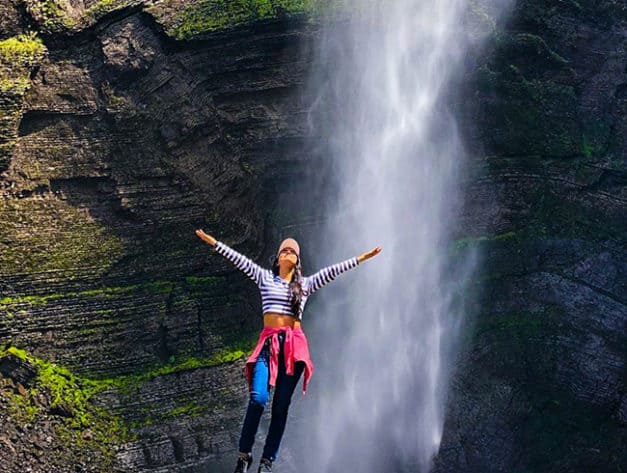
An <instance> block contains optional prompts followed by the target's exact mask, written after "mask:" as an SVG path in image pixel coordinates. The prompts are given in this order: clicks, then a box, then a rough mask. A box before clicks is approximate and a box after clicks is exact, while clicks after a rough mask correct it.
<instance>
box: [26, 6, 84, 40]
mask: <svg viewBox="0 0 627 473" xmlns="http://www.w3.org/2000/svg"><path fill="white" fill-rule="evenodd" d="M27 9H28V10H29V12H30V13H31V15H33V17H35V18H40V19H41V26H42V29H43V30H45V31H47V32H49V33H56V32H62V31H65V30H68V29H73V28H74V27H75V26H76V20H75V19H74V18H71V17H70V16H69V15H68V13H67V12H66V11H65V10H64V9H63V7H62V6H61V5H60V3H59V2H58V1H57V0H42V1H38V2H28V3H27Z"/></svg>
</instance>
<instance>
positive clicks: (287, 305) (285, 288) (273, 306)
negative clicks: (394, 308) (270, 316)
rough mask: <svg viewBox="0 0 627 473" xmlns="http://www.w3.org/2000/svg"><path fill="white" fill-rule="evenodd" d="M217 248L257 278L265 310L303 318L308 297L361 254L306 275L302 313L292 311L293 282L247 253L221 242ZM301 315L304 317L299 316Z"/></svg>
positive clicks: (248, 273)
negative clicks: (266, 267)
mask: <svg viewBox="0 0 627 473" xmlns="http://www.w3.org/2000/svg"><path fill="white" fill-rule="evenodd" d="M215 250H216V251H217V252H218V253H219V254H221V255H222V256H224V257H225V258H226V259H228V260H229V261H231V262H232V263H233V264H234V265H235V267H236V268H237V269H239V270H241V271H242V272H243V273H244V274H246V276H248V277H249V278H250V279H252V280H253V281H255V283H256V284H257V286H258V287H259V291H260V292H261V307H262V311H263V313H264V314H265V313H268V312H273V313H276V314H285V315H291V316H292V317H297V318H302V314H303V310H304V308H305V304H306V303H307V298H308V297H309V296H311V295H312V294H313V293H314V292H316V291H317V290H318V289H320V288H321V287H322V286H324V285H325V284H328V283H329V282H331V281H333V280H334V279H335V278H336V277H337V276H339V275H340V274H342V273H343V272H344V271H347V270H349V269H351V268H354V267H355V266H357V265H358V264H359V262H358V261H357V257H356V256H355V257H353V258H349V259H347V260H345V261H342V262H340V263H336V264H333V265H331V266H327V267H326V268H323V269H321V270H320V271H318V272H317V273H315V274H312V275H311V276H307V277H304V278H302V281H301V284H302V286H303V297H302V300H301V303H300V310H299V314H294V311H293V310H292V303H291V294H290V290H289V282H288V281H286V280H285V279H283V278H281V277H280V276H278V275H276V276H275V275H274V273H273V272H272V271H271V270H269V269H265V268H262V267H261V266H259V265H258V264H256V263H254V262H253V261H252V260H250V259H249V258H247V257H246V256H244V255H242V254H240V253H238V252H237V251H235V250H234V249H233V248H230V247H229V246H227V245H225V244H224V243H222V242H220V241H218V242H217V243H216V246H215ZM299 316H300V317H299Z"/></svg>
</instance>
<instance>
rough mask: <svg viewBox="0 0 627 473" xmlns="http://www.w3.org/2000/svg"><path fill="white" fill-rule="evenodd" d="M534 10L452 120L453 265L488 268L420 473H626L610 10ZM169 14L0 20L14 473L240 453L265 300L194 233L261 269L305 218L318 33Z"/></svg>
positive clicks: (622, 106) (511, 31) (1, 224)
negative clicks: (457, 125) (475, 263)
mask: <svg viewBox="0 0 627 473" xmlns="http://www.w3.org/2000/svg"><path fill="white" fill-rule="evenodd" d="M190 3H191V5H192V6H202V5H203V2H190ZM205 3H206V2H205ZM236 3H238V2H234V5H235V4H236ZM260 3H261V2H260ZM287 3H289V2H287ZM287 3H286V8H287V7H289V5H287ZM292 3H294V5H295V6H294V5H292V6H293V7H294V9H295V10H294V11H297V12H300V11H301V4H300V3H298V2H292ZM297 3H298V5H296V4H297ZM545 3H546V2H541V1H539V0H525V1H520V2H518V3H516V6H515V8H514V11H513V12H512V17H511V20H510V21H509V22H508V23H507V24H503V25H501V24H498V25H496V28H495V30H494V32H493V42H492V46H491V47H490V48H488V50H486V51H484V52H482V54H481V55H480V56H476V57H472V58H469V64H468V67H469V71H471V72H469V74H468V76H467V78H468V81H466V82H465V83H464V88H463V90H464V95H463V98H464V100H463V101H462V100H460V103H459V104H458V106H457V110H458V112H459V114H460V116H461V117H462V123H463V124H464V129H465V132H466V136H467V142H468V143H469V148H470V151H471V155H472V156H473V158H472V162H471V165H470V167H469V171H470V172H469V175H468V176H467V182H466V185H467V188H468V205H467V207H466V210H465V213H464V216H463V222H462V227H463V231H462V232H461V234H460V236H459V237H460V238H459V241H458V242H457V245H456V249H455V251H459V252H463V251H466V250H467V249H468V248H469V247H473V248H475V247H479V248H480V250H481V254H482V255H483V268H484V269H483V270H482V274H481V277H480V278H478V280H479V282H478V284H477V287H476V292H477V294H478V295H479V296H478V298H477V301H476V309H477V310H476V312H477V317H476V319H475V320H474V321H473V323H471V324H469V327H468V334H467V335H468V336H467V340H466V346H465V349H464V350H463V352H462V355H461V356H460V363H459V364H460V366H459V367H458V370H457V376H456V378H455V380H454V383H453V385H452V389H451V396H450V408H449V414H448V418H447V423H446V429H445V438H444V443H443V446H442V450H441V453H440V455H439V457H438V458H437V461H436V470H437V471H442V472H444V471H465V472H468V471H477V472H480V471H481V472H485V471H521V472H527V471H529V472H532V471H533V472H544V471H547V472H548V471H620V468H621V465H623V464H625V463H626V461H625V460H626V458H625V452H624V448H622V446H623V445H624V444H625V443H626V442H627V439H626V438H625V420H626V419H625V418H626V415H627V397H626V393H625V357H626V350H625V347H626V346H627V337H626V331H627V326H626V323H625V322H626V315H625V314H626V313H627V310H626V307H625V301H626V299H627V294H626V292H625V291H626V287H625V280H626V276H627V274H626V273H627V269H626V261H627V258H626V255H625V249H624V247H625V234H626V227H627V223H626V221H625V209H626V205H625V203H626V200H627V195H626V191H625V184H626V183H627V175H626V170H625V149H626V147H627V145H626V141H625V133H627V123H626V122H625V120H626V119H625V117H626V116H627V115H626V112H627V110H626V107H627V97H626V96H625V90H627V89H626V88H625V87H626V85H625V84H627V74H626V68H627V56H626V54H627V53H626V51H625V47H626V45H627V16H626V15H627V14H626V12H625V8H624V5H622V3H621V2H612V1H604V2H581V1H580V2H574V1H573V2H557V1H556V2H553V3H551V4H549V5H546V4H545ZM187 7H188V5H187V4H186V5H185V6H183V4H182V3H181V2H176V1H169V2H155V3H154V4H153V3H152V2H151V3H149V2H137V1H135V2H132V1H127V2H123V1H120V2H92V3H89V2H67V4H66V3H62V2H26V1H25V2H19V1H17V0H16V1H13V2H11V1H9V2H5V3H4V4H3V5H2V6H1V7H0V8H1V11H0V13H2V15H0V17H2V18H3V19H2V28H3V29H2V35H3V41H2V43H1V44H0V52H1V53H2V54H1V55H0V59H1V60H2V69H1V71H2V77H1V81H2V82H0V106H1V107H2V109H1V110H2V127H1V128H0V170H1V171H2V179H1V180H0V192H2V200H1V201H0V236H1V238H0V250H1V252H0V291H1V294H0V342H1V343H2V344H4V347H3V348H2V355H0V356H2V358H1V359H2V360H4V361H3V362H2V364H0V375H1V378H0V381H2V382H1V383H0V400H1V401H2V402H1V403H0V415H1V416H2V425H3V429H2V432H3V433H2V434H1V435H0V445H4V446H7V448H3V449H0V461H2V464H3V465H7V468H8V470H7V471H17V469H18V467H19V465H24V464H25V463H24V462H28V465H29V466H30V467H31V468H32V469H33V471H53V470H60V471H62V470H63V466H64V465H66V466H67V470H68V471H69V470H70V469H72V468H73V467H74V466H76V465H78V467H80V469H81V471H115V470H119V471H204V470H207V469H209V471H221V469H220V468H221V467H220V466H219V465H220V463H221V462H222V461H227V463H229V464H230V460H231V457H232V454H233V452H234V451H235V450H236V439H237V436H238V434H239V427H240V421H241V416H242V413H243V408H244V406H245V403H246V396H247V393H246V387H245V382H244V379H243V375H242V356H243V354H244V352H245V351H246V350H247V349H249V348H250V346H251V343H252V340H253V339H254V336H255V335H254V332H255V330H256V329H257V328H258V327H259V324H260V321H259V309H260V307H259V301H258V295H257V293H256V288H255V287H254V285H253V284H252V283H250V282H249V281H246V280H245V278H244V277H243V276H242V275H241V274H239V273H237V272H234V271H233V269H232V268H231V266H230V265H229V263H227V262H226V261H224V260H223V259H222V258H220V257H218V256H217V255H213V254H212V253H211V251H210V249H209V247H207V246H206V245H203V244H202V243H201V242H200V241H199V240H198V239H197V238H196V237H195V235H194V233H193V232H194V229H195V228H198V227H204V228H206V229H207V230H208V231H211V232H213V233H214V234H215V235H216V236H217V237H218V238H219V239H222V240H224V241H225V242H227V243H228V244H230V245H232V246H234V247H235V248H236V249H238V250H240V251H242V252H243V253H245V254H247V255H248V256H250V257H251V258H253V259H255V260H257V261H259V262H260V263H265V262H267V260H268V258H269V257H270V256H271V254H272V252H273V248H274V247H275V245H276V243H278V241H279V239H280V238H281V237H282V236H284V235H286V234H287V233H288V232H289V233H291V234H293V233H294V232H296V233H298V232H301V233H303V232H304V229H306V228H307V225H308V224H309V223H310V222H311V221H312V220H315V219H318V218H320V216H319V215H318V212H319V209H318V208H312V206H311V205H310V204H308V203H307V202H306V201H305V200H304V199H302V198H301V195H300V194H299V192H298V186H294V185H292V183H293V182H297V181H298V179H299V178H300V177H302V176H306V175H311V174H312V173H324V169H323V168H322V164H321V162H320V161H319V160H318V156H319V155H320V152H321V149H322V150H323V149H324V143H323V140H321V139H320V137H316V136H312V134H311V133H310V131H309V128H308V127H307V121H306V114H307V110H308V108H309V106H310V103H311V100H313V97H310V96H309V95H308V94H307V93H305V90H306V87H305V86H304V85H305V83H306V80H307V75H308V72H309V68H310V66H311V64H312V63H313V53H312V51H313V49H312V48H313V46H312V43H313V41H315V37H316V34H317V32H318V29H317V27H316V23H315V22H313V23H311V22H308V21H304V20H302V19H298V18H297V17H289V15H288V18H287V19H285V17H286V15H287V14H286V13H285V12H286V11H289V9H288V10H286V9H277V10H276V11H275V12H270V13H268V12H266V11H265V10H261V9H260V10H258V11H256V12H253V13H255V14H256V15H257V16H258V17H259V18H262V19H261V20H256V21H253V20H254V17H255V15H252V14H251V15H252V16H249V17H247V16H246V15H244V16H237V17H236V18H237V19H238V22H239V23H242V24H241V25H235V26H233V27H232V28H229V25H228V24H226V25H225V24H224V23H219V22H218V23H208V22H201V23H198V22H196V23H193V24H192V23H190V20H189V19H190V18H192V19H193V18H196V17H195V16H194V14H193V13H194V12H193V11H192V10H189V9H187ZM203 11H204V13H203V14H204V15H205V16H203V17H202V18H207V15H208V12H209V13H210V11H209V10H203ZM263 18H269V19H263ZM184 20H185V21H184ZM240 20H241V21H240ZM288 20H289V21H288ZM236 23H237V22H236ZM216 25H218V26H216ZM220 25H221V26H220ZM29 28H33V29H35V30H36V31H38V32H39V34H38V35H37V36H32V35H31V36H28V35H27V36H24V35H23V33H25V32H26V31H27V30H28V29H29ZM203 28H205V30H203ZM220 28H222V29H220ZM216 30H217V32H216ZM7 343H10V344H11V345H12V346H13V347H18V348H20V349H24V350H26V352H25V353H24V352H21V351H19V350H16V349H14V348H8V346H7V345H6V344H7ZM49 362H54V363H56V365H57V368H54V367H51V366H50V364H49ZM58 367H64V368H67V370H69V371H67V370H66V371H67V372H66V371H62V370H61V371H59V370H60V369H61V368H58ZM44 374H46V376H44ZM63 380H66V381H63ZM61 384H63V388H62V389H60V388H59V386H60V385H61ZM81 396H82V397H81ZM83 398H86V400H85V402H83V401H80V402H79V401H76V399H83ZM100 409H102V410H100ZM102 432H105V433H109V434H110V435H109V437H113V439H112V440H111V442H110V445H109V444H107V445H106V447H107V448H101V445H100V446H99V445H98V444H99V443H102V442H100V440H101V439H102V437H100V436H99V435H101V433H102ZM48 438H50V440H49V441H48ZM33 452H38V454H34V453H33ZM68 452H69V453H68ZM225 459H226V460H225ZM203 469H204V470H203ZM225 471H226V470H225Z"/></svg>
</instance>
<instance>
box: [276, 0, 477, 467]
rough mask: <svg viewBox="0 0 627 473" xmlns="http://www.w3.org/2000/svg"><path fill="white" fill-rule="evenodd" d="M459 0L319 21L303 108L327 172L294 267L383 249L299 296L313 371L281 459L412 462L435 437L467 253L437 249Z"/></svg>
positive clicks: (447, 231) (445, 213) (459, 55)
mask: <svg viewBox="0 0 627 473" xmlns="http://www.w3.org/2000/svg"><path fill="white" fill-rule="evenodd" d="M468 1H469V0H387V1H372V0H359V1H355V2H351V7H350V15H349V17H343V16H342V15H340V16H339V17H338V16H334V17H333V19H330V20H329V21H328V22H327V24H326V26H325V27H324V31H323V33H322V35H321V39H320V43H319V49H318V64H317V67H316V68H314V69H316V73H315V75H314V77H313V78H312V89H313V91H314V95H315V97H316V100H315V101H314V103H315V105H314V106H313V108H312V113H311V117H310V120H311V126H312V129H313V130H315V133H316V134H318V135H319V136H321V137H322V139H323V141H324V142H325V143H326V148H325V153H326V155H327V157H326V159H327V161H326V166H327V169H326V173H325V176H326V178H327V179H329V178H332V182H331V183H329V182H327V184H326V185H325V188H324V189H325V190H324V194H322V197H325V198H324V201H326V202H325V204H324V205H325V207H324V209H325V212H324V219H325V225H324V228H323V229H322V231H321V232H319V233H316V234H315V235H310V236H309V237H308V238H307V239H308V240H311V245H312V246H314V247H316V242H320V244H319V245H318V246H317V248H318V251H314V252H313V254H314V255H315V256H313V257H312V258H310V263H312V264H311V265H307V269H310V271H306V274H307V273H311V272H313V271H314V270H316V269H317V268H318V267H321V266H324V265H327V264H330V263H333V262H336V261H340V260H342V259H345V258H348V257H350V256H353V255H357V254H359V253H362V252H364V251H366V250H370V249H371V248H373V247H375V246H377V245H381V246H382V247H383V251H382V253H381V254H380V255H378V256H376V257H375V258H374V259H372V260H370V261H367V262H365V263H363V265H360V266H358V267H357V268H356V269H353V270H351V272H350V273H348V274H343V275H341V276H339V278H338V280H337V281H336V282H332V283H331V284H330V285H329V286H327V287H325V288H324V289H322V291H321V293H323V292H324V293H325V294H324V295H321V294H316V295H315V296H313V297H312V299H311V302H310V306H309V307H308V309H307V310H306V311H305V316H304V319H305V329H306V331H307V332H308V334H309V336H310V346H311V351H312V355H313V358H314V361H315V363H316V374H315V375H314V381H313V383H312V389H311V394H307V396H306V398H307V400H306V401H305V402H304V403H303V407H302V409H300V410H299V411H300V412H301V413H299V414H296V415H295V417H296V420H294V421H292V420H291V419H290V425H289V426H288V432H287V434H286V443H287V445H288V446H287V450H288V457H290V452H291V451H294V452H295V455H294V456H296V457H298V460H297V461H296V462H295V468H296V469H297V471H302V472H305V473H314V472H317V473H318V472H325V473H332V472H336V471H337V472H340V471H342V472H345V471H351V472H352V471H359V472H361V473H367V472H371V473H381V472H384V471H385V472H402V471H414V472H415V471H418V472H427V471H429V469H430V467H431V463H432V460H433V457H434V455H435V454H436V453H437V451H438V447H439V444H440V441H441V437H442V430H443V423H444V404H445V400H446V396H445V394H446V389H447V380H448V379H449V378H450V371H451V364H452V363H451V360H452V355H453V353H454V350H455V347H456V345H457V339H458V338H459V332H460V327H461V326H462V323H463V321H464V317H465V310H464V305H463V303H461V302H460V297H459V296H460V294H463V292H464V290H465V288H466V286H467V283H468V282H469V279H470V278H471V277H472V274H473V264H474V263H473V260H472V258H467V259H466V260H465V261H457V262H456V264H455V265H454V268H455V269H454V270H451V269H450V268H451V264H450V261H449V257H448V254H449V252H448V248H450V239H451V228H452V226H454V224H455V219H456V216H457V212H458V211H459V208H460V203H461V202H462V197H463V196H462V195H461V192H460V190H459V187H460V185H459V178H460V173H461V172H462V171H463V165H464V160H465V152H464V147H463V144H462V142H461V139H460V134H459V132H458V127H457V123H456V120H455V117H454V116H453V114H452V112H451V110H450V107H449V105H448V103H449V102H448V101H447V98H448V97H450V92H451V91H450V87H451V84H452V81H453V80H459V74H460V73H461V72H462V71H463V67H462V62H463V58H464V55H465V54H466V53H467V51H468V48H469V44H470V41H469V39H468V37H467V34H466V33H464V28H463V27H462V23H463V19H464V15H465V14H466V13H467V9H468V8H469V5H468ZM323 171H324V170H323V169H321V170H320V172H323ZM313 179H315V177H314V178H312V180H313ZM314 204H315V205H318V203H317V201H316V202H312V205H314ZM314 264H315V266H316V267H313V265H314ZM292 449H293V450H292ZM285 461H288V460H285Z"/></svg>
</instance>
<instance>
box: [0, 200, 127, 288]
mask: <svg viewBox="0 0 627 473" xmlns="http://www.w3.org/2000/svg"><path fill="white" fill-rule="evenodd" d="M0 248H1V251H0V267H1V268H2V269H1V270H0V273H2V274H4V275H5V276H6V275H11V274H20V273H22V274H23V273H33V272H50V273H53V274H54V273H56V274H58V277H59V278H62V279H68V278H69V279H71V278H73V277H74V274H75V271H76V270H78V269H81V268H83V269H85V268H90V269H89V271H90V272H93V273H94V274H103V273H105V272H106V271H107V270H108V269H109V268H110V267H111V265H113V264H114V263H115V261H117V260H118V259H119V258H120V257H121V255H122V254H123V248H124V246H123V243H122V241H121V240H120V239H119V238H118V237H116V236H115V235H112V234H111V233H110V232H108V231H107V230H106V229H105V228H103V227H102V226H101V225H100V224H99V223H97V222H96V221H94V219H93V218H91V217H90V216H89V214H88V212H86V211H85V210H80V209H77V208H75V207H72V206H70V205H68V203H67V202H65V201H63V200H60V199H57V198H55V197H54V196H52V195H49V196H44V197H35V198H23V199H2V200H1V201H0Z"/></svg>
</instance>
